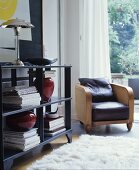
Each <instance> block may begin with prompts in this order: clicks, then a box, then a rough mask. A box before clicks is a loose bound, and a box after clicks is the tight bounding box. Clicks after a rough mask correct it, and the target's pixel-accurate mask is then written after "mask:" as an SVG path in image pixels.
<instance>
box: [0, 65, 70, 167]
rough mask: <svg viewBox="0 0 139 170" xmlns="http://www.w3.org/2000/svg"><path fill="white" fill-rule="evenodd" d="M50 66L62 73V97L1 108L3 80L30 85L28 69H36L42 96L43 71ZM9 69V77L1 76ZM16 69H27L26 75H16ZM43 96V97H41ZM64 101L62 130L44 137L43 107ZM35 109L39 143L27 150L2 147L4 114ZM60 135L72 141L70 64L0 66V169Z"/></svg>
mask: <svg viewBox="0 0 139 170" xmlns="http://www.w3.org/2000/svg"><path fill="white" fill-rule="evenodd" d="M52 68H56V69H61V70H63V73H64V86H65V92H64V97H57V98H56V97H55V98H54V97H52V98H51V101H50V102H45V101H41V102H40V105H38V106H35V107H24V108H21V109H17V110H10V111H9V110H8V111H5V110H4V109H3V104H2V86H3V83H4V82H10V84H11V86H16V85H17V82H18V81H22V80H27V81H28V82H29V85H30V86H31V85H32V83H33V79H34V75H32V74H30V71H32V70H35V71H36V75H35V76H36V78H38V82H39V83H40V84H39V88H40V89H39V91H40V94H41V97H42V88H43V86H42V84H43V71H44V70H51V69H52ZM4 69H9V70H10V73H11V74H10V78H4V77H3V70H4ZM18 69H27V70H28V73H29V74H28V76H25V77H22V76H21V77H17V70H18ZM42 98H43V97H42ZM61 102H64V103H65V104H64V106H65V128H66V130H65V131H64V132H61V133H59V134H57V135H55V136H52V137H46V136H45V135H44V118H43V107H46V109H47V108H48V109H51V105H53V104H56V103H61ZM33 109H36V114H37V122H38V124H37V128H38V134H39V136H40V140H41V142H40V144H39V145H37V146H35V147H34V148H32V149H30V150H27V151H18V150H12V149H11V150H10V149H5V148H4V142H3V130H4V119H5V117H6V116H9V115H12V114H22V112H24V111H29V110H33ZM61 135H66V137H67V140H68V142H69V143H70V142H72V129H71V66H65V65H64V66H34V65H33V66H13V65H12V66H0V140H1V141H0V153H1V155H0V169H1V170H10V169H11V167H12V164H13V161H14V160H15V159H16V158H19V157H21V156H24V155H25V154H29V153H31V152H33V153H35V150H38V149H39V148H42V147H43V146H44V145H46V144H48V143H50V142H51V141H53V140H55V139H56V138H58V137H60V136H61Z"/></svg>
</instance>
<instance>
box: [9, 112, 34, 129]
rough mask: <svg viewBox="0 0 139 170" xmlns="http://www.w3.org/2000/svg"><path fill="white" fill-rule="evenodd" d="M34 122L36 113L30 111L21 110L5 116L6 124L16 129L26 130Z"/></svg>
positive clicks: (32, 125)
mask: <svg viewBox="0 0 139 170" xmlns="http://www.w3.org/2000/svg"><path fill="white" fill-rule="evenodd" d="M35 123H36V115H35V114H34V113H33V112H31V111H28V112H23V113H22V114H15V115H11V116H8V117H7V118H6V125H7V126H8V127H9V128H11V129H13V130H16V131H27V130H30V129H31V128H33V127H34V125H35Z"/></svg>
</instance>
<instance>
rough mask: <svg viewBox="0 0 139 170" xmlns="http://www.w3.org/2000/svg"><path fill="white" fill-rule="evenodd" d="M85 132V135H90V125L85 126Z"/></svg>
mask: <svg viewBox="0 0 139 170" xmlns="http://www.w3.org/2000/svg"><path fill="white" fill-rule="evenodd" d="M85 131H86V133H87V134H90V133H91V131H92V126H91V125H85Z"/></svg>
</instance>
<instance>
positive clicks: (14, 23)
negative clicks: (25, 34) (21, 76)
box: [0, 18, 34, 66]
mask: <svg viewBox="0 0 139 170" xmlns="http://www.w3.org/2000/svg"><path fill="white" fill-rule="evenodd" d="M0 27H2V28H14V32H15V37H16V55H17V59H16V63H15V64H16V65H20V66H24V63H23V62H22V61H21V60H20V55H19V32H20V30H21V28H32V27H34V26H33V25H32V24H31V23H29V22H26V21H25V20H21V19H18V18H16V19H10V20H8V21H6V22H3V23H2V24H1V25H0Z"/></svg>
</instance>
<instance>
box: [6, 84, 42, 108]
mask: <svg viewBox="0 0 139 170" xmlns="http://www.w3.org/2000/svg"><path fill="white" fill-rule="evenodd" d="M40 100H41V98H40V94H39V93H38V91H37V89H36V87H35V86H14V87H9V88H4V89H3V105H4V106H5V107H6V108H17V109H18V108H22V107H26V106H35V105H39V104H40Z"/></svg>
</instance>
